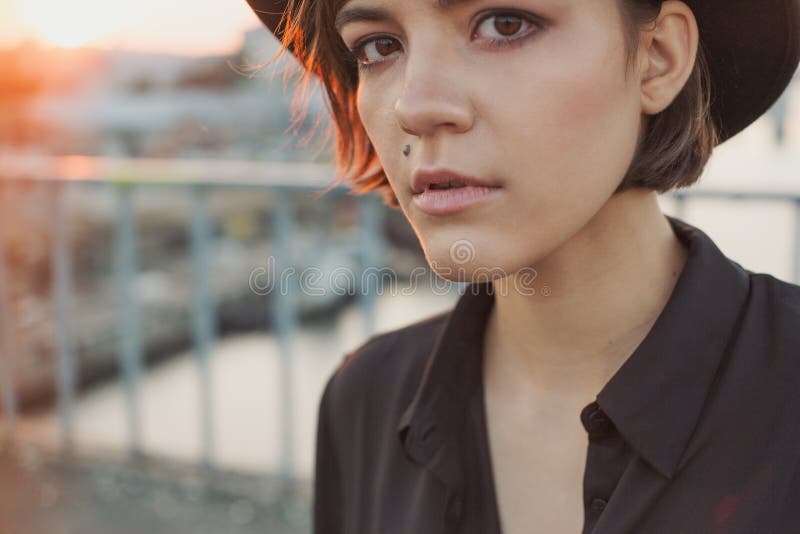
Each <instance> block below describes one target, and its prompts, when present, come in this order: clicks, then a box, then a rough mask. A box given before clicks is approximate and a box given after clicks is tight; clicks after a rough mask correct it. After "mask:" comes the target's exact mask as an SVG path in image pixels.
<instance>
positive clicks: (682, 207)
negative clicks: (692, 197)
mask: <svg viewBox="0 0 800 534" xmlns="http://www.w3.org/2000/svg"><path fill="white" fill-rule="evenodd" d="M672 197H673V198H674V199H675V218H676V219H680V220H682V221H685V219H684V217H686V193H682V192H677V191H676V192H674V193H673V194H672Z"/></svg>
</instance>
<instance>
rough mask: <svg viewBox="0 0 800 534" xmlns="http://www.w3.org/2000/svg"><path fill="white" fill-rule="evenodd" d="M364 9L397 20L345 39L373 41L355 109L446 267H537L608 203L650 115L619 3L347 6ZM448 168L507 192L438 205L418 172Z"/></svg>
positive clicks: (424, 1)
mask: <svg viewBox="0 0 800 534" xmlns="http://www.w3.org/2000/svg"><path fill="white" fill-rule="evenodd" d="M438 4H452V5H449V6H446V7H445V6H439V5H438ZM355 8H367V9H370V10H380V11H383V12H385V15H387V16H388V18H386V19H385V20H361V19H358V18H357V19H356V20H355V21H351V22H347V23H346V24H345V25H344V26H342V27H341V29H340V34H341V36H342V38H343V40H344V42H345V44H346V45H347V46H348V48H351V49H353V48H354V47H355V45H357V44H360V43H363V42H364V41H363V40H364V39H365V38H366V39H368V42H366V45H365V46H364V47H363V49H362V50H361V51H360V52H358V53H357V57H358V58H359V60H360V61H361V62H362V63H364V62H366V63H369V64H370V65H369V68H368V69H367V70H362V71H361V72H360V77H359V88H358V101H357V105H358V112H359V115H360V118H361V120H362V122H363V125H364V127H365V129H366V131H367V134H368V135H369V138H370V139H371V141H372V143H373V145H374V147H375V149H376V151H377V154H378V157H379V159H380V162H381V164H382V166H383V169H384V170H385V172H386V174H387V177H388V179H389V182H390V184H391V187H392V188H393V190H394V193H395V194H396V196H397V199H398V201H399V203H400V207H401V209H402V210H403V212H404V214H405V215H406V217H407V218H408V220H409V221H410V223H411V225H412V226H413V228H414V230H415V232H416V234H417V236H418V238H419V239H420V242H421V244H422V247H423V249H424V251H425V254H426V257H427V259H428V262H429V263H430V265H431V267H432V269H433V270H434V271H435V272H437V273H438V274H439V275H440V276H442V277H444V278H447V279H451V280H461V281H470V280H471V279H472V280H474V278H471V277H472V276H475V274H476V269H478V272H485V270H486V269H492V270H494V271H493V272H496V271H497V270H501V271H502V272H503V273H504V274H512V273H514V272H516V271H517V270H519V269H520V268H523V267H529V266H534V265H535V264H536V263H537V262H539V261H540V260H541V259H542V258H544V257H546V256H547V255H548V254H549V253H551V252H552V251H554V250H555V249H556V248H558V247H559V246H561V245H562V244H564V243H565V242H566V241H567V240H568V239H569V238H570V237H571V236H573V235H574V234H575V233H576V232H577V231H578V230H580V229H581V228H582V227H584V226H585V225H587V223H589V221H590V219H592V217H593V216H594V215H595V214H597V213H598V211H599V210H601V209H602V208H603V206H604V205H605V204H606V202H607V201H608V200H609V198H610V197H611V194H612V192H613V191H614V190H615V189H616V187H617V186H618V184H619V183H620V181H621V179H622V177H623V176H624V174H625V172H626V170H627V168H628V166H629V164H630V162H631V159H632V157H633V155H634V150H635V147H636V142H637V137H638V134H639V128H640V123H641V117H642V114H641V113H642V108H641V100H640V98H641V97H640V91H639V85H638V83H637V76H631V77H630V81H627V80H626V77H625V57H626V56H625V44H624V35H623V27H622V19H621V16H622V15H621V13H620V12H619V8H618V7H617V0H461V1H458V0H456V1H453V0H449V1H447V0H440V1H438V2H437V0H350V1H349V2H347V4H346V5H345V6H344V8H343V9H342V10H340V14H342V13H343V12H345V11H350V10H352V9H355ZM493 41H496V42H493ZM406 144H408V145H410V147H411V151H410V154H409V155H408V156H404V155H403V148H404V146H405V145H406ZM443 168H444V169H449V170H451V171H454V172H457V173H459V174H462V175H470V176H472V177H475V178H478V179H479V180H485V181H487V182H490V183H492V184H495V185H497V186H499V188H498V189H496V190H493V191H492V194H490V195H487V196H484V197H482V198H481V200H480V201H478V202H475V203H473V204H471V205H468V206H467V207H464V208H461V209H459V210H457V211H451V212H449V213H431V212H430V211H426V210H424V209H423V207H422V206H421V204H420V203H419V202H418V201H417V200H418V199H416V200H415V198H414V191H413V183H412V182H413V179H414V174H415V172H416V171H418V170H419V169H425V170H428V169H443Z"/></svg>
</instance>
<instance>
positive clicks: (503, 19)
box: [473, 13, 536, 44]
mask: <svg viewBox="0 0 800 534" xmlns="http://www.w3.org/2000/svg"><path fill="white" fill-rule="evenodd" d="M529 26H536V24H535V23H533V22H532V21H530V20H528V19H526V18H525V17H524V16H522V15H515V14H513V13H493V14H491V15H489V16H488V17H486V18H484V19H483V20H482V21H481V23H480V24H479V25H478V27H477V28H476V30H475V34H477V33H480V32H481V31H482V32H484V33H485V34H486V35H487V38H486V39H487V40H488V41H489V42H490V43H492V44H501V43H504V42H511V41H515V40H517V39H520V38H522V37H524V36H526V35H527V34H528V33H530V32H529V31H528V27H529ZM520 30H523V31H522V33H521V34H520ZM475 34H473V37H474V35H475Z"/></svg>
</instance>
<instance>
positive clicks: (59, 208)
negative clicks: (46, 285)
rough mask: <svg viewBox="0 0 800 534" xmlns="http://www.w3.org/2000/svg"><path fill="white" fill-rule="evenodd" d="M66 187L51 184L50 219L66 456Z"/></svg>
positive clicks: (70, 374) (69, 371)
mask: <svg viewBox="0 0 800 534" xmlns="http://www.w3.org/2000/svg"><path fill="white" fill-rule="evenodd" d="M67 187H68V184H66V183H63V182H62V183H58V184H55V198H54V206H53V207H54V210H53V218H52V223H53V226H52V239H53V249H52V261H53V290H54V291H55V298H54V301H55V312H56V353H57V355H58V365H57V371H58V372H57V383H56V386H57V391H58V413H59V418H60V420H61V444H62V447H63V449H64V451H65V452H66V453H71V452H72V450H73V446H74V438H75V435H74V405H75V379H76V376H77V366H76V360H75V348H74V343H73V337H72V321H71V317H73V310H72V264H71V258H70V251H69V232H68V231H67V214H66V207H65V203H66V199H65V196H66V188H67Z"/></svg>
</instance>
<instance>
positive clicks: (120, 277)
mask: <svg viewBox="0 0 800 534" xmlns="http://www.w3.org/2000/svg"><path fill="white" fill-rule="evenodd" d="M116 193H117V242H116V254H115V263H116V265H115V268H116V275H117V283H118V284H119V285H118V290H119V328H120V338H119V339H120V345H119V354H118V357H119V366H120V372H121V373H122V378H123V385H124V391H125V407H126V415H127V419H128V433H129V450H130V453H131V455H132V456H138V455H140V454H141V452H142V447H141V426H140V415H139V398H138V396H139V395H138V394H139V391H138V386H139V375H140V367H141V357H142V348H141V328H140V322H139V304H138V299H137V298H136V270H137V269H136V265H137V261H136V228H135V220H134V217H133V200H132V193H133V185H132V184H129V183H125V182H121V183H118V184H117V185H116Z"/></svg>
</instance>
